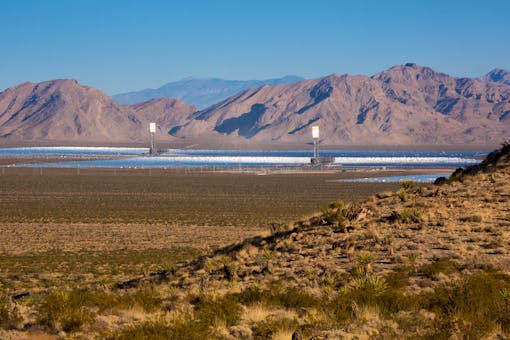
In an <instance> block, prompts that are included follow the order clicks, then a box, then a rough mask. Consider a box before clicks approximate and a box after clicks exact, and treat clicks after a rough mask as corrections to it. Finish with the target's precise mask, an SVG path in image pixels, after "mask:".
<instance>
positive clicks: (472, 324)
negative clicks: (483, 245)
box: [423, 271, 510, 339]
mask: <svg viewBox="0 0 510 340" xmlns="http://www.w3.org/2000/svg"><path fill="white" fill-rule="evenodd" d="M508 291H510V276H508V275H504V274H501V273H497V272H487V271H485V272H479V273H475V274H472V275H469V276H466V277H464V279H463V280H462V281H461V282H459V283H458V284H455V285H452V286H441V287H437V288H436V289H435V290H434V292H433V293H429V294H426V295H425V296H424V302H423V303H424V307H425V308H427V309H429V310H431V311H433V312H435V313H436V315H437V317H436V320H435V322H434V328H433V329H432V330H431V331H430V332H431V334H430V336H434V337H438V338H439V337H442V338H446V337H451V336H452V335H453V332H454V330H457V331H458V332H459V333H460V334H462V337H463V338H471V339H479V338H482V337H484V336H485V335H487V334H488V333H490V332H491V331H493V330H494V329H496V328H498V327H500V328H501V330H502V331H503V332H505V333H506V334H508V332H510V300H509V298H510V294H509V295H507V296H505V292H508Z"/></svg>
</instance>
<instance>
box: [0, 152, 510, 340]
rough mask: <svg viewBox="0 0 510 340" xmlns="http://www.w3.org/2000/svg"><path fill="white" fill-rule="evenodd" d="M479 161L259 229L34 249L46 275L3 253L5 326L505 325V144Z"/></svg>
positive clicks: (509, 193)
mask: <svg viewBox="0 0 510 340" xmlns="http://www.w3.org/2000/svg"><path fill="white" fill-rule="evenodd" d="M482 164H483V166H478V167H473V168H468V169H464V170H463V171H462V172H461V173H460V171H458V172H457V175H456V176H455V179H449V180H448V181H446V182H445V183H443V184H442V185H430V186H422V185H417V184H415V183H404V184H403V185H396V186H394V187H393V188H384V187H383V188H378V189H380V190H378V191H377V192H379V194H376V193H375V192H374V193H370V194H367V195H366V196H367V197H365V198H362V197H361V198H359V199H356V200H354V199H349V197H350V196H348V195H345V196H341V195H336V197H334V198H333V199H328V200H324V201H323V203H322V208H321V207H318V208H316V209H315V210H314V211H315V212H310V213H308V212H307V213H304V211H303V214H301V215H300V216H296V217H295V218H294V221H295V222H286V221H288V219H285V218H281V216H277V215H271V214H267V215H266V218H267V220H266V224H265V231H262V230H259V232H257V233H255V232H254V233H253V234H252V235H248V236H244V237H243V238H242V239H239V240H237V241H235V240H233V241H232V242H228V243H223V244H215V245H209V246H207V247H193V246H192V245H190V247H189V248H186V247H182V248H172V247H167V248H163V247H161V248H154V249H152V250H148V249H145V250H135V249H134V248H129V247H128V248H127V249H125V250H110V252H104V253H101V252H100V251H99V250H98V252H97V254H98V259H96V260H91V259H89V258H94V252H90V253H89V252H83V253H74V254H73V253H57V256H56V257H55V259H56V260H55V262H52V260H51V256H52V255H51V254H49V253H48V254H44V253H41V254H40V255H41V259H42V261H41V264H39V265H34V271H35V272H50V271H55V272H59V270H60V273H62V276H61V282H59V281H58V280H55V279H53V280H54V281H51V282H49V283H48V285H46V286H44V285H41V283H42V282H43V281H41V278H36V277H35V276H30V275H35V274H34V273H30V265H29V263H30V261H31V258H30V256H32V255H30V254H18V255H15V254H14V252H13V253H11V254H8V253H5V252H4V255H2V261H7V262H3V263H2V270H3V271H4V273H3V274H2V275H3V277H2V283H1V287H2V291H1V292H0V317H1V319H0V326H1V327H2V329H3V330H1V331H0V337H2V338H8V337H16V336H41V335H42V334H43V333H44V334H45V336H49V337H50V338H51V337H55V338H58V337H60V338H99V339H145V338H150V339H169V338H170V339H209V338H218V339H290V338H291V337H294V338H300V337H301V338H306V339H310V338H314V339H318V338H322V339H338V338H351V339H353V338H374V339H388V338H398V339H414V338H425V339H451V338H466V339H483V338H506V337H509V336H510V264H509V263H508V249H510V218H509V216H510V215H509V211H508V207H509V206H510V147H509V146H508V145H506V144H505V145H503V147H502V148H501V149H500V150H498V151H497V152H495V153H492V154H491V155H489V157H488V161H487V160H486V161H485V162H483V163H482ZM459 173H460V174H459ZM250 180H251V179H250ZM289 183H290V182H289ZM342 185H343V183H342ZM336 189H338V187H337V188H336ZM390 190H394V191H390ZM338 192H340V190H339V191H338ZM339 197H341V198H343V200H342V201H340V200H339V199H338V198H339ZM402 197H404V198H405V199H402ZM295 199H296V198H295V197H293V198H290V196H289V198H288V200H289V201H292V200H295ZM253 201H256V199H255V200H253ZM328 201H330V202H331V203H329V204H328V203H325V202H328ZM271 202H273V203H272V204H275V203H274V202H276V201H271ZM249 203H253V202H249ZM259 204H260V203H259ZM285 204H288V202H287V203H285ZM251 206H252V208H253V209H255V207H258V206H259V205H257V204H252V205H251ZM280 208H281V205H280ZM290 210H292V209H290ZM298 210H299V209H298ZM268 211H272V210H271V209H269V210H268ZM260 214H262V212H260ZM7 215H8V214H7ZM7 215H4V218H6V219H7V220H9V221H10V222H11V223H12V222H13V220H10V218H11V217H5V216H7ZM8 216H11V215H8ZM473 216H476V218H475V217H473ZM291 217H292V216H291ZM209 230H213V229H209ZM136 254H137V255H136ZM16 256H18V257H16ZM33 256H35V255H33ZM45 256H48V257H45ZM58 256H61V257H60V258H59V257H58ZM73 256H74V257H73ZM81 256H83V257H81ZM66 257H67V258H68V262H69V263H68V264H65V263H66V262H65V260H64V259H65V258H66ZM156 257H159V258H161V262H158V261H159V260H157V261H152V262H151V261H150V258H156ZM9 261H10V262H9ZM81 262H83V265H82V267H80V266H79V263H81ZM163 262H164V263H163ZM4 263H5V267H4ZM66 265H67V266H68V267H67V269H66V270H63V268H64V267H65V266H66ZM123 266H125V267H123ZM4 268H9V269H7V270H6V269H4ZM58 268H61V269H58ZM73 268H74V269H73ZM115 268H119V271H120V272H122V273H120V274H119V273H117V274H111V275H109V273H115ZM73 270H74V272H73ZM95 271H99V272H97V273H95ZM14 272H19V274H18V275H20V278H15V277H14V276H13V275H15V273H14ZM79 272H92V274H90V276H89V274H87V275H85V274H82V275H84V276H85V277H87V278H86V279H84V280H83V281H80V280H78V279H77V277H75V276H73V275H77V274H79ZM137 272H138V273H137ZM64 273H65V274H64ZM9 275H10V276H9ZM25 278H30V279H29V280H25ZM27 281H30V282H32V285H31V284H30V283H27ZM44 282H45V281H44Z"/></svg>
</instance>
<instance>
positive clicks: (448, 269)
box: [418, 258, 460, 278]
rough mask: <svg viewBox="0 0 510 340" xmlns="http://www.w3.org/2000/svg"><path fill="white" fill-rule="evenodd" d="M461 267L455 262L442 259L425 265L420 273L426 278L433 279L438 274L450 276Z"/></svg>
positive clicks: (420, 269)
mask: <svg viewBox="0 0 510 340" xmlns="http://www.w3.org/2000/svg"><path fill="white" fill-rule="evenodd" d="M459 268H460V266H459V264H458V263H456V262H455V261H452V260H450V259H448V258H440V259H437V260H435V261H434V262H432V263H428V264H424V265H423V266H421V267H420V268H419V269H418V271H419V272H420V273H422V274H423V275H425V276H426V277H429V278H432V277H433V276H434V275H436V274H438V273H444V274H450V273H454V272H457V271H458V270H459Z"/></svg>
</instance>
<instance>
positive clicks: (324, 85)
mask: <svg viewBox="0 0 510 340" xmlns="http://www.w3.org/2000/svg"><path fill="white" fill-rule="evenodd" d="M192 118H193V119H192V120H190V121H189V122H187V123H186V124H184V125H183V126H179V127H178V128H176V129H174V130H173V131H174V132H175V133H174V135H175V136H180V137H184V136H186V137H190V136H200V135H203V134H208V135H211V131H213V135H214V134H216V136H217V137H221V136H223V137H227V136H228V137H233V136H237V137H241V138H247V139H250V140H252V141H257V142H271V141H277V142H288V143H293V142H294V143H302V144H304V143H306V142H309V141H310V125H312V124H313V125H319V126H320V127H321V137H322V139H323V141H322V143H323V144H331V145H343V144H346V145H349V144H351V145H356V144H357V145H373V144H387V145H403V144H459V143H469V144H496V143H500V142H502V141H504V140H505V139H508V136H509V135H510V86H508V85H505V84H500V83H494V82H485V81H481V80H477V79H470V78H454V77H451V76H448V75H446V74H443V73H438V72H435V71H433V70H432V69H430V68H428V67H420V66H418V65H416V64H406V65H399V66H395V67H392V68H391V69H389V70H386V71H384V72H381V73H378V74H376V75H374V76H372V77H367V76H349V75H337V74H334V75H330V76H327V77H324V78H319V79H313V80H305V81H302V82H299V83H296V84H288V85H276V86H272V87H270V86H264V87H261V88H256V89H249V90H246V91H244V92H241V93H239V94H236V95H235V96H232V97H230V98H228V99H226V100H224V101H222V102H220V103H218V104H215V105H213V106H211V107H209V108H207V109H205V110H202V111H199V112H196V113H194V114H193V116H192Z"/></svg>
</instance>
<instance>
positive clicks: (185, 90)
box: [113, 76, 304, 109]
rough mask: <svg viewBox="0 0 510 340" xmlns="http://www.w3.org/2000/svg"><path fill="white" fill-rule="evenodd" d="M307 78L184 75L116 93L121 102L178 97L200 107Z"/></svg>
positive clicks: (134, 102)
mask: <svg viewBox="0 0 510 340" xmlns="http://www.w3.org/2000/svg"><path fill="white" fill-rule="evenodd" d="M302 80H304V79H303V78H301V77H298V76H285V77H283V78H276V79H266V80H225V79H219V78H191V77H189V78H184V79H182V80H179V81H176V82H171V83H168V84H165V85H163V86H161V87H159V88H157V89H145V90H141V91H134V92H128V93H121V94H117V95H114V96H113V99H115V100H116V101H118V102H119V103H122V104H136V103H140V102H144V101H147V100H150V99H155V98H177V99H180V100H183V101H185V102H186V103H189V104H191V105H194V106H196V107H198V108H200V109H203V108H205V107H208V106H210V105H213V104H216V103H217V102H219V101H221V100H223V99H226V98H228V97H230V96H232V95H234V94H236V93H238V92H240V91H243V90H247V89H249V88H254V87H260V86H264V85H277V84H292V83H297V82H300V81H302Z"/></svg>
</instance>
